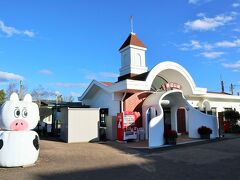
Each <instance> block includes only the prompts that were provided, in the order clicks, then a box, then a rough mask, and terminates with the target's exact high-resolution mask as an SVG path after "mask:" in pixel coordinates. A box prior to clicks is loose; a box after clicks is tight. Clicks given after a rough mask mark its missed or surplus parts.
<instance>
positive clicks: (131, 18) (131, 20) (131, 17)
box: [130, 16, 134, 33]
mask: <svg viewBox="0 0 240 180" xmlns="http://www.w3.org/2000/svg"><path fill="white" fill-rule="evenodd" d="M130 22H131V33H134V32H133V16H130Z"/></svg>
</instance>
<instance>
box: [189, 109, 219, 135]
mask: <svg viewBox="0 0 240 180" xmlns="http://www.w3.org/2000/svg"><path fill="white" fill-rule="evenodd" d="M188 126H189V137H190V138H200V135H199V134H198V128H199V127H201V126H207V127H209V128H211V129H212V131H213V133H212V134H211V135H210V137H211V138H217V137H219V133H218V121H217V118H216V117H215V116H211V115H207V114H204V113H202V112H200V111H198V110H196V109H194V108H193V107H189V111H188Z"/></svg>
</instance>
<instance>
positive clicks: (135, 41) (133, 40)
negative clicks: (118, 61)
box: [119, 33, 146, 51]
mask: <svg viewBox="0 0 240 180" xmlns="http://www.w3.org/2000/svg"><path fill="white" fill-rule="evenodd" d="M129 45H135V46H139V47H143V48H146V46H145V45H144V44H143V42H142V41H141V40H140V39H139V38H138V37H137V35H136V34H135V33H130V34H129V36H128V37H127V39H126V40H125V41H124V43H123V44H122V46H121V47H120V48H119V51H120V50H121V49H123V48H125V47H127V46H129Z"/></svg>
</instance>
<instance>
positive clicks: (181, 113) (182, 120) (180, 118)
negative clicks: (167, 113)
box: [177, 108, 186, 133]
mask: <svg viewBox="0 0 240 180" xmlns="http://www.w3.org/2000/svg"><path fill="white" fill-rule="evenodd" d="M177 128H178V132H179V133H186V116H185V109H184V108H179V109H178V110H177Z"/></svg>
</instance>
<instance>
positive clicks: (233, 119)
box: [224, 110, 240, 132]
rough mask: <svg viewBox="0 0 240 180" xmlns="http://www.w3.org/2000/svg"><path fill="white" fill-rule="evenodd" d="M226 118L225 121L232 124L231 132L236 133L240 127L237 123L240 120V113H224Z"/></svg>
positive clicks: (228, 111) (231, 111)
mask: <svg viewBox="0 0 240 180" xmlns="http://www.w3.org/2000/svg"><path fill="white" fill-rule="evenodd" d="M224 116H225V119H226V121H228V122H229V124H230V131H232V132H233V131H236V129H237V128H236V127H237V126H238V125H236V124H237V121H238V120H239V119H240V114H239V112H238V111H235V110H227V111H225V112H224Z"/></svg>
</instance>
